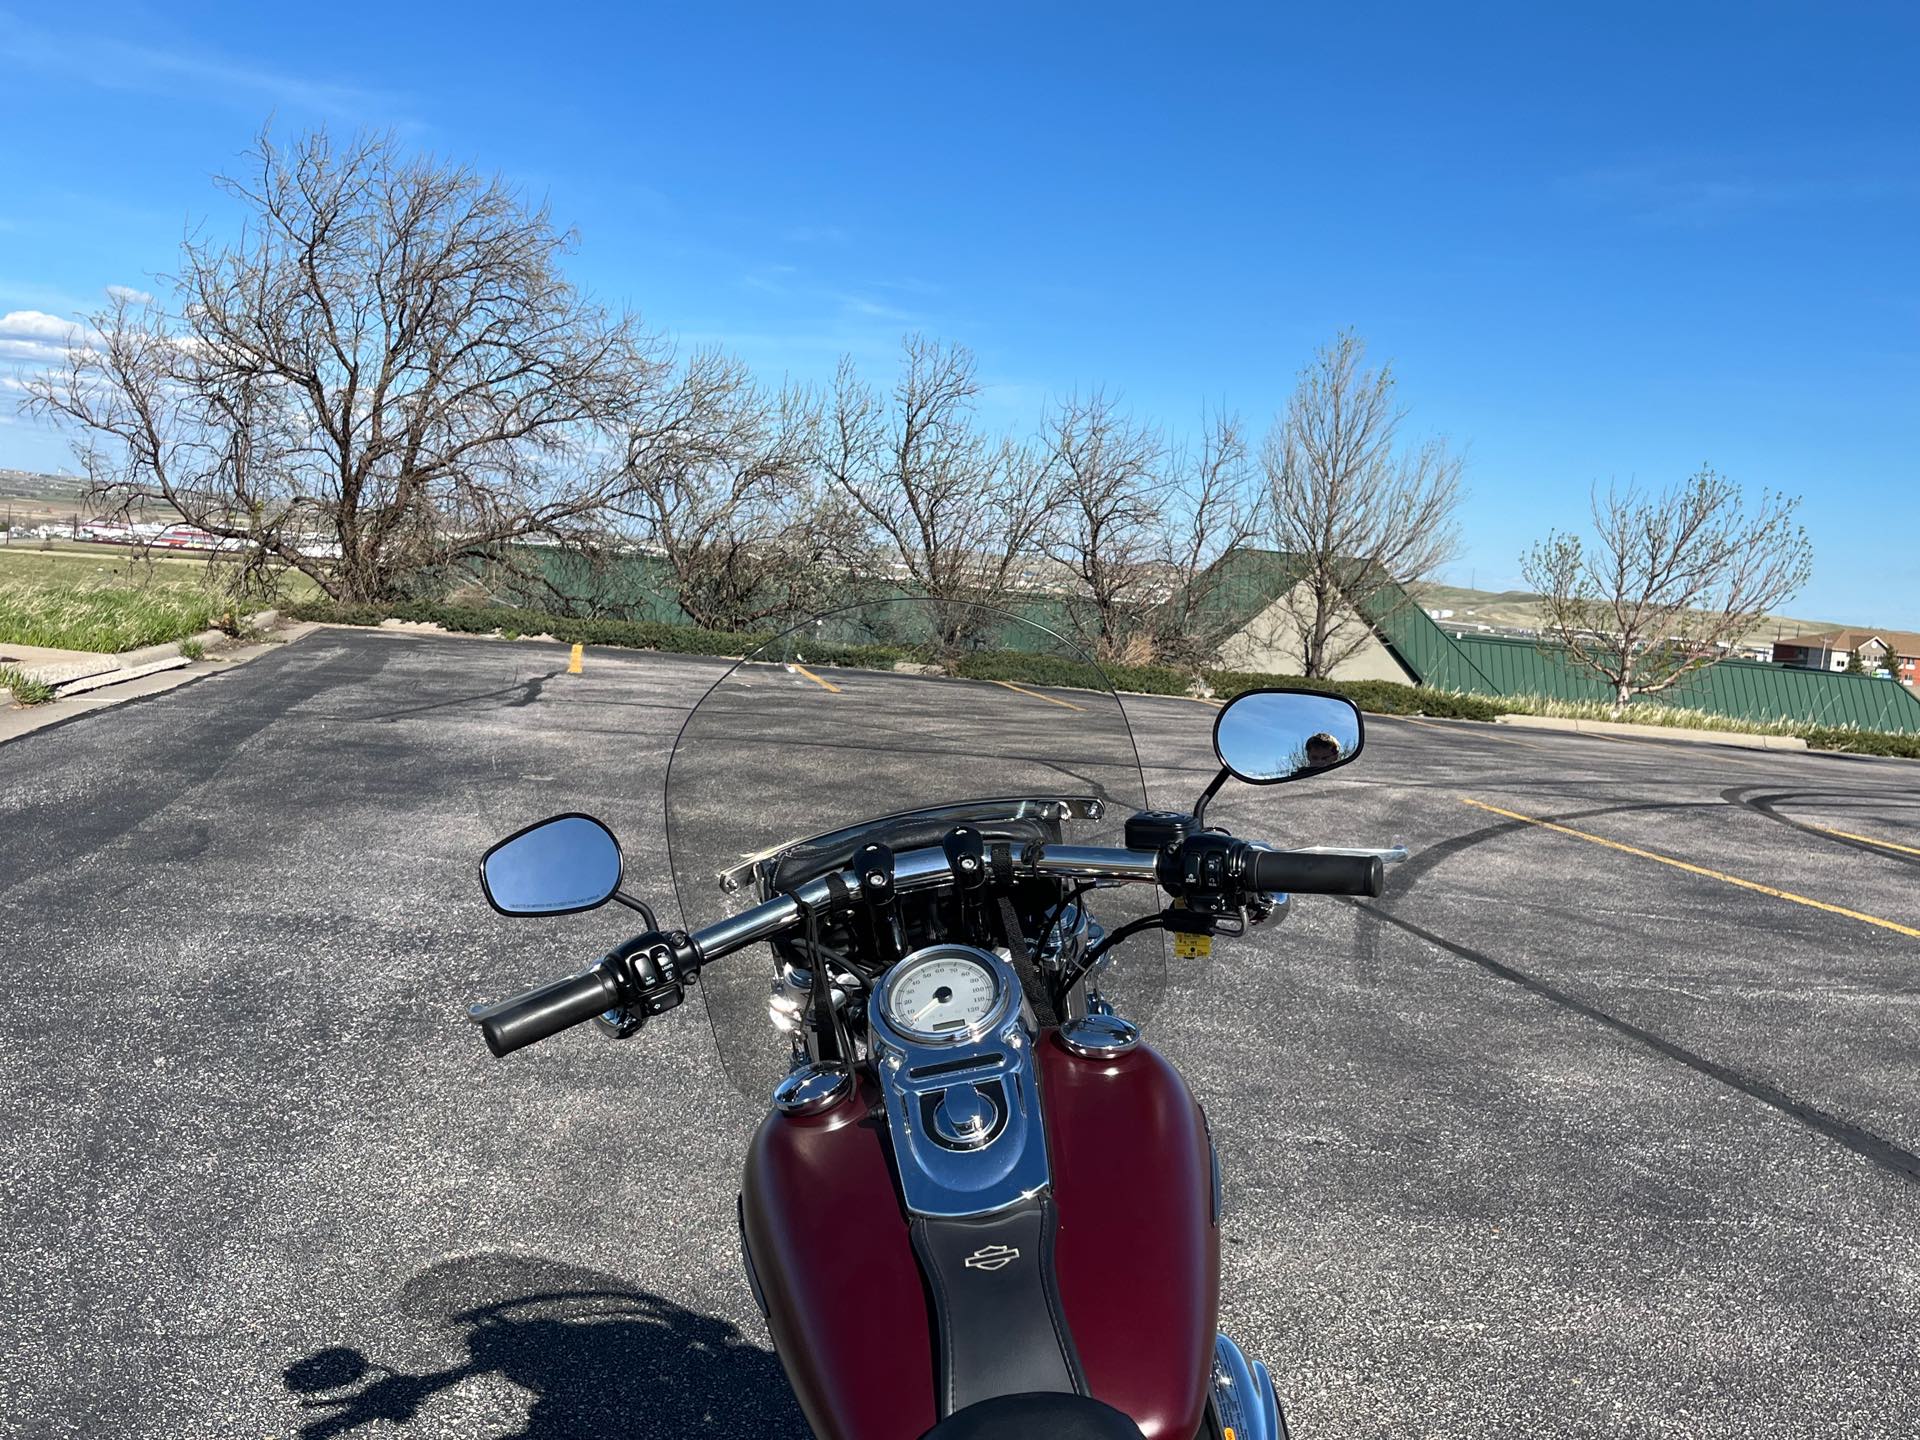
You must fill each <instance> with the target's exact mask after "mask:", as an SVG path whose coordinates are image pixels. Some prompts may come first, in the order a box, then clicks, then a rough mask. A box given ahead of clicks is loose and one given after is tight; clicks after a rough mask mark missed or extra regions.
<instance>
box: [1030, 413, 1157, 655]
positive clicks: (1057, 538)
mask: <svg viewBox="0 0 1920 1440" xmlns="http://www.w3.org/2000/svg"><path fill="white" fill-rule="evenodd" d="M1038 448H1039V450H1040V453H1041V455H1042V456H1043V457H1044V462H1045V464H1046V466H1047V472H1048V482H1049V486H1050V489H1051V490H1052V492H1053V493H1054V495H1055V496H1056V497H1057V504H1056V506H1055V508H1054V510H1053V513H1052V516H1051V519H1050V521H1049V523H1048V525H1047V526H1046V529H1045V532H1044V535H1043V549H1044V551H1045V553H1046V555H1047V556H1048V558H1049V559H1051V560H1052V561H1053V562H1054V564H1056V565H1058V566H1059V567H1060V568H1061V570H1062V571H1064V572H1065V574H1066V576H1067V577H1068V579H1069V580H1070V582H1071V584H1072V586H1073V595H1072V597H1071V601H1070V604H1069V607H1068V608H1069V613H1070V615H1071V616H1072V619H1073V624H1074V627H1075V629H1076V630H1077V631H1078V632H1079V635H1080V638H1081V639H1082V640H1083V641H1085V642H1086V643H1087V645H1088V646H1089V648H1091V649H1092V651H1093V653H1094V656H1095V657H1096V658H1097V659H1101V660H1130V661H1135V662H1138V661H1141V660H1147V659H1151V658H1152V655H1151V649H1150V647H1151V638H1150V636H1149V635H1148V633H1147V631H1146V628H1145V626H1146V615H1147V612H1148V610H1149V608H1150V607H1151V605H1152V603H1153V602H1154V601H1155V600H1157V599H1159V598H1160V593H1159V592H1160V591H1162V590H1163V589H1164V586H1165V584H1166V579H1167V577H1166V572H1165V568H1164V563H1163V562H1164V559H1165V553H1166V548H1167V547H1166V544H1165V536H1166V530H1165V522H1166V520H1167V518H1168V517H1167V513H1166V511H1167V504H1168V500H1169V495H1168V490H1169V480H1168V477H1167V474H1166V470H1165V465H1164V462H1165V460H1166V458H1167V452H1166V446H1165V444H1164V443H1163V442H1162V440H1161V439H1160V436H1159V434H1158V432H1156V431H1154V430H1153V429H1151V428H1150V427H1148V426H1145V425H1141V424H1137V423H1135V422H1134V421H1133V420H1132V419H1131V418H1130V417H1129V416H1127V415H1124V414H1122V413H1121V412H1120V410H1119V409H1118V407H1117V406H1116V405H1115V404H1114V402H1113V401H1111V400H1110V399H1109V398H1108V397H1107V396H1106V395H1105V394H1104V393H1103V392H1101V391H1098V390H1096V391H1094V392H1093V394H1092V395H1090V396H1088V397H1087V398H1085V399H1082V398H1081V397H1080V396H1078V395H1075V396H1073V397H1071V398H1069V399H1067V400H1063V401H1061V402H1059V403H1058V404H1056V405H1054V406H1052V407H1050V408H1049V409H1048V411H1047V412H1046V414H1045V416H1044V417H1043V418H1042V420H1041V425H1040V437H1039V446H1038ZM1143 641H1144V642H1145V645H1144V646H1143V644H1142V642H1143ZM1143 652H1144V653H1143Z"/></svg>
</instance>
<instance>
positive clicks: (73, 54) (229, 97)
mask: <svg viewBox="0 0 1920 1440" xmlns="http://www.w3.org/2000/svg"><path fill="white" fill-rule="evenodd" d="M0 59H5V60H7V61H10V62H12V63H13V64H14V65H16V66H24V67H26V68H29V69H32V70H36V71H39V72H40V73H42V74H46V75H52V76H55V77H57V78H59V79H63V80H70V81H74V82H77V83H81V84H87V85H93V86H96V87H98V88H100V89H103V90H137V91H140V92H143V93H146V94H153V95H163V96H168V97H171V98H175V99H180V100H193V101H205V100H207V99H209V98H212V99H216V100H221V101H225V102H226V103H228V104H231V105H233V106H236V107H238V108H243V109H246V110H248V111H252V112H258V111H259V110H260V108H261V104H262V102H263V101H265V102H266V104H267V105H268V106H270V107H286V108H289V109H294V110H304V111H309V112H312V113H315V114H320V115H326V116H330V117H333V118H336V119H342V120H352V121H355V122H360V123H369V122H372V123H377V122H379V121H382V120H401V119H403V118H404V117H402V116H399V115H396V114H395V113H394V112H395V111H396V110H398V109H399V108H400V104H401V102H400V100H399V98H398V97H396V96H393V95H388V94H383V93H381V92H379V91H374V90H368V89H365V88H363V87H361V86H358V85H352V84H347V83H344V82H340V81H334V80H326V79H317V78H313V77H310V76H306V75H300V74H296V73H294V72H292V71H287V70H278V69H274V68H272V67H270V66H265V65H260V64H257V63H255V62H253V61H251V60H248V59H245V58H242V57H233V56H226V55H220V54H217V53H215V52H212V51H208V50H200V49H191V48H185V47H161V46H155V45H140V44H135V43H133V42H130V41H125V40H118V39H113V38H110V37H105V36H102V35H100V34H98V33H88V34H85V35H80V34H77V33H75V34H67V35H58V34H55V33H53V32H52V31H48V30H42V29H39V28H37V27H35V26H31V25H28V24H27V23H26V22H25V21H23V20H22V19H21V18H20V17H19V16H18V15H15V14H12V13H10V12H7V11H0Z"/></svg>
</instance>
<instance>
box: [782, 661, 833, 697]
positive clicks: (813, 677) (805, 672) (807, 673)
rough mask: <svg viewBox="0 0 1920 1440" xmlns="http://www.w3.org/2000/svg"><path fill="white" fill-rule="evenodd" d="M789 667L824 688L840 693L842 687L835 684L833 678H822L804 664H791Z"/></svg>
mask: <svg viewBox="0 0 1920 1440" xmlns="http://www.w3.org/2000/svg"><path fill="white" fill-rule="evenodd" d="M787 669H789V670H791V671H793V672H794V673H795V674H796V675H804V676H806V677H807V679H809V680H811V681H812V682H813V683H814V684H816V685H818V686H819V687H820V688H821V689H822V690H831V691H832V692H833V693H834V694H836V695H838V694H839V693H840V687H839V686H838V685H836V684H834V683H833V682H832V681H831V680H822V679H821V678H820V677H819V676H818V675H816V674H814V673H813V672H812V671H811V670H809V669H807V667H806V666H804V665H789V666H787Z"/></svg>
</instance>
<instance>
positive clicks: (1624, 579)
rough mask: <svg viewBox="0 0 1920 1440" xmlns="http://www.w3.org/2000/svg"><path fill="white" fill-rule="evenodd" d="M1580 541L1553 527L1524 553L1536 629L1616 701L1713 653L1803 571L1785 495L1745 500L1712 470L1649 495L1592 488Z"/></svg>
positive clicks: (1644, 691)
mask: <svg viewBox="0 0 1920 1440" xmlns="http://www.w3.org/2000/svg"><path fill="white" fill-rule="evenodd" d="M1592 504H1593V530H1594V538H1593V544H1592V546H1591V548H1589V546H1588V545H1587V543H1586V542H1584V541H1583V540H1582V539H1581V538H1580V537H1579V536H1577V535H1572V534H1566V533H1562V532H1559V531H1555V532H1553V533H1551V534H1549V535H1548V537H1547V539H1546V540H1545V541H1543V542H1542V543H1540V544H1539V545H1536V546H1535V547H1534V548H1533V549H1532V550H1531V551H1529V552H1528V553H1527V554H1526V555H1525V556H1524V557H1522V567H1523V570H1524V573H1525V575H1526V578H1527V583H1528V584H1529V585H1531V586H1532V587H1533V588H1534V589H1536V590H1538V591H1539V592H1540V595H1541V600H1542V605H1543V607H1544V611H1545V620H1544V624H1543V626H1542V633H1543V635H1546V636H1550V637H1551V638H1552V639H1554V640H1556V641H1558V642H1559V644H1560V645H1561V646H1563V647H1564V648H1565V651H1566V653H1567V655H1568V656H1569V657H1570V658H1571V659H1572V660H1574V661H1575V662H1576V663H1577V664H1579V665H1581V666H1584V667H1585V668H1586V669H1588V670H1591V671H1592V672H1593V673H1594V674H1596V675H1598V676H1599V677H1600V678H1601V679H1603V680H1605V681H1606V682H1607V684H1608V685H1609V686H1610V687H1611V688H1612V690H1613V693H1614V708H1615V710H1616V711H1618V710H1619V709H1621V708H1622V707H1624V706H1626V705H1628V704H1630V703H1631V702H1632V701H1633V699H1634V697H1635V696H1637V695H1650V694H1654V693H1657V692H1659V691H1662V690H1666V689H1668V688H1670V687H1671V686H1673V685H1676V684H1678V683H1679V682H1680V681H1681V680H1682V679H1683V678H1685V677H1686V676H1688V675H1690V674H1692V673H1694V672H1695V671H1697V670H1701V669H1704V668H1705V667H1706V666H1708V665H1711V664H1713V663H1714V662H1715V661H1716V660H1721V659H1724V658H1725V656H1726V654H1727V651H1728V650H1729V649H1730V648H1731V647H1732V646H1733V645H1734V644H1735V643H1736V642H1737V641H1738V640H1739V639H1740V638H1741V637H1742V636H1743V635H1745V634H1746V633H1747V632H1748V631H1750V630H1752V629H1753V628H1754V626H1755V625H1757V624H1758V623H1759V622H1760V620H1761V619H1762V617H1764V616H1765V614H1766V612H1767V611H1769V610H1771V609H1773V608H1774V607H1775V606H1777V605H1779V604H1781V603H1782V602H1783V601H1785V600H1786V599H1787V597H1789V596H1790V595H1792V594H1793V593H1794V591H1796V590H1798V589H1799V588H1800V587H1801V586H1802V585H1804V584H1805V583H1806V581H1807V577H1808V576H1809V575H1810V574H1811V573H1812V571H1813V546H1812V543H1811V542H1810V541H1809V540H1808V539H1807V532H1806V530H1805V529H1804V528H1803V527H1802V526H1801V525H1800V524H1799V523H1798V521H1797V520H1796V519H1795V513H1796V512H1797V511H1798V509H1799V506H1800V502H1799V500H1798V499H1797V498H1795V499H1788V498H1786V497H1784V496H1780V495H1774V494H1769V493H1763V494H1762V495H1761V496H1760V498H1759V501H1758V503H1757V504H1756V505H1755V506H1754V507H1753V508H1752V509H1751V511H1750V510H1749V509H1748V507H1747V504H1746V502H1745V500H1744V498H1743V496H1742V495H1741V492H1740V487H1739V486H1737V485H1736V484H1734V482H1733V481H1731V480H1729V479H1728V478H1727V477H1726V476H1724V475H1721V474H1719V473H1718V472H1716V471H1714V470H1712V469H1702V470H1701V471H1699V473H1697V474H1695V475H1692V476H1690V477H1689V478H1688V479H1687V480H1686V482H1685V483H1684V484H1681V485H1679V486H1676V487H1674V488H1672V489H1669V490H1663V491H1661V492H1659V493H1657V494H1646V493H1644V492H1642V491H1640V490H1639V489H1637V488H1636V487H1634V486H1632V485H1628V486H1627V487H1626V488H1624V489H1616V488H1615V487H1613V486H1608V487H1607V490H1606V493H1605V494H1604V495H1602V494H1601V493H1600V491H1599V490H1598V489H1597V488H1596V489H1595V491H1594V494H1593V501H1592Z"/></svg>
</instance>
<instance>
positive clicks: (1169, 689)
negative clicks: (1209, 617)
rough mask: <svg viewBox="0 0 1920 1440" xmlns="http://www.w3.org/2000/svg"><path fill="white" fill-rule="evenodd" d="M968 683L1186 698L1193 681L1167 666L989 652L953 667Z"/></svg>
mask: <svg viewBox="0 0 1920 1440" xmlns="http://www.w3.org/2000/svg"><path fill="white" fill-rule="evenodd" d="M954 669H955V671H956V672H957V673H958V674H961V675H964V676H965V677H966V678H967V679H969V680H1010V681H1013V682H1014V683H1015V684H1019V685H1056V686H1059V687H1060V688H1062V689H1067V690H1100V689H1105V688H1106V686H1107V685H1108V683H1109V682H1110V683H1111V684H1112V686H1113V688H1114V689H1116V690H1130V691H1134V692H1136V693H1139V694H1145V695H1185V694H1186V693H1187V692H1188V691H1189V690H1191V689H1192V688H1193V678H1192V677H1191V676H1190V675H1188V674H1186V672H1184V671H1181V670H1175V669H1174V668H1173V667H1172V666H1169V665H1095V664H1093V663H1092V662H1091V661H1085V660H1074V659H1072V658H1071V657H1069V656H1065V655H1024V654H1021V653H1020V652H1018V651H1014V650H989V651H983V652H981V653H979V654H974V655H965V656H962V657H961V659H960V661H959V663H958V664H957V665H955V667H954Z"/></svg>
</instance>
